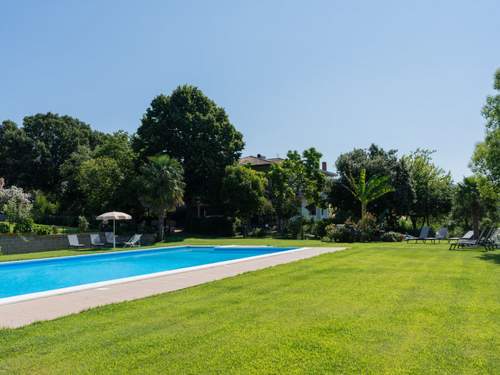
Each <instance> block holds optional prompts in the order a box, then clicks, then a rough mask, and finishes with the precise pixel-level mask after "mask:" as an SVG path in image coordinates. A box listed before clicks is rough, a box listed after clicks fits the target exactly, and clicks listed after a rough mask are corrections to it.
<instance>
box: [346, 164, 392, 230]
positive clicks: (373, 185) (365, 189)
mask: <svg viewBox="0 0 500 375" xmlns="http://www.w3.org/2000/svg"><path fill="white" fill-rule="evenodd" d="M389 181H390V177H389V176H373V177H371V178H370V179H368V180H366V169H364V168H362V169H361V171H360V172H359V180H357V181H356V180H354V178H353V177H352V175H351V176H349V185H347V186H346V188H347V189H348V190H349V191H350V192H351V194H352V195H353V196H354V198H356V199H357V200H358V201H359V202H360V204H361V219H362V220H363V219H364V218H365V217H366V214H367V207H368V203H370V202H373V201H375V200H377V199H379V198H380V197H382V196H384V195H385V194H387V193H391V192H393V191H394V188H393V187H392V186H391V185H390V182H389Z"/></svg>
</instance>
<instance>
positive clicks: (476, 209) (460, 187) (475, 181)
mask: <svg viewBox="0 0 500 375" xmlns="http://www.w3.org/2000/svg"><path fill="white" fill-rule="evenodd" d="M484 180H486V179H485V178H484V177H482V176H470V177H465V178H464V179H463V181H462V182H459V183H458V184H457V186H456V188H455V192H454V204H453V217H455V219H458V220H459V221H463V222H464V223H465V226H468V223H469V221H468V219H470V220H471V222H472V228H473V230H474V236H476V237H477V236H479V223H480V221H481V218H482V217H483V216H485V215H487V214H488V213H492V215H493V216H495V215H496V211H497V210H498V195H493V196H492V195H485V194H482V193H481V190H483V191H484V188H483V189H481V187H482V184H484V183H487V181H484Z"/></svg>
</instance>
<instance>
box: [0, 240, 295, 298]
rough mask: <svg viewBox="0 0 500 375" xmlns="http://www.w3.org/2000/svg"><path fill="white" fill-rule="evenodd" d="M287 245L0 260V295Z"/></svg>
mask: <svg viewBox="0 0 500 375" xmlns="http://www.w3.org/2000/svg"><path fill="white" fill-rule="evenodd" d="M291 249H293V248H273V247H265V248H236V247H227V248H224V247H179V248H163V249H154V250H135V251H127V252H113V253H105V254H95V255H85V256H76V257H67V258H53V259H41V260H35V261H28V262H7V263H0V299H1V298H5V297H13V296H19V295H22V294H28V293H35V292H43V291H49V290H53V289H60V288H66V287H71V286H77V285H83V284H90V283H95V282H100V281H109V280H115V279H121V278H125V277H131V276H139V275H146V274H149V273H155V272H162V271H169V270H175V269H179V268H185V267H193V266H199V265H203V264H210V263H216V262H222V261H227V260H234V259H241V258H247V257H252V256H256V255H264V254H270V253H276V252H281V251H286V250H291Z"/></svg>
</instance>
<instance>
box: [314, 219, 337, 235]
mask: <svg viewBox="0 0 500 375" xmlns="http://www.w3.org/2000/svg"><path fill="white" fill-rule="evenodd" d="M331 224H333V219H323V220H320V221H316V222H315V223H314V228H313V234H314V235H315V236H316V237H317V238H323V237H325V236H326V227H327V226H328V225H331Z"/></svg>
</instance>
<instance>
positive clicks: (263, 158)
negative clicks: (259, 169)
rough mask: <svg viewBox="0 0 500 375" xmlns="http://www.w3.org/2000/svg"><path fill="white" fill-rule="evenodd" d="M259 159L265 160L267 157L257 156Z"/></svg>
mask: <svg viewBox="0 0 500 375" xmlns="http://www.w3.org/2000/svg"><path fill="white" fill-rule="evenodd" d="M257 159H261V160H265V159H266V157H265V156H264V155H262V154H257Z"/></svg>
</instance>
